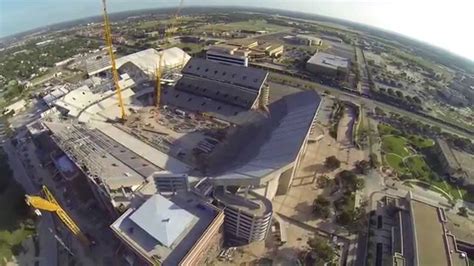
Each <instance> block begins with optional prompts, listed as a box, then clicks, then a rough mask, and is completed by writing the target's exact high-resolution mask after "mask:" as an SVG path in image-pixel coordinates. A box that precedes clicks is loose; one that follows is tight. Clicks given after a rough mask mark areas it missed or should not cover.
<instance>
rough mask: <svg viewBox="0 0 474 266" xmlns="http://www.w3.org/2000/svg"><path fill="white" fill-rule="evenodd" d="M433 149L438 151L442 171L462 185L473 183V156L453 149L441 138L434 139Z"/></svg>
mask: <svg viewBox="0 0 474 266" xmlns="http://www.w3.org/2000/svg"><path fill="white" fill-rule="evenodd" d="M435 149H436V150H437V151H438V153H439V156H438V158H439V160H440V162H441V166H442V167H441V169H443V171H444V173H445V174H446V175H448V176H449V177H450V178H452V179H454V180H455V181H458V182H460V183H461V184H462V185H474V165H473V162H474V156H473V155H472V154H469V153H466V152H462V151H458V150H455V149H453V148H451V147H450V146H449V144H448V143H446V141H444V140H442V139H437V140H436V145H435Z"/></svg>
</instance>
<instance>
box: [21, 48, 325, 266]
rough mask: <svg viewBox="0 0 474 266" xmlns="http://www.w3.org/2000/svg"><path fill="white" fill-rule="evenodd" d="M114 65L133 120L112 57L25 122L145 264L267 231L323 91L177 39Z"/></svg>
mask: <svg viewBox="0 0 474 266" xmlns="http://www.w3.org/2000/svg"><path fill="white" fill-rule="evenodd" d="M160 61H161V62H164V67H163V69H164V76H163V79H162V80H161V83H162V84H161V85H162V88H161V91H160V92H159V93H157V91H156V87H155V82H154V79H155V76H154V74H153V73H155V72H154V69H155V68H156V64H157V62H160ZM117 62H119V65H118V71H119V74H120V80H119V82H120V84H121V87H122V96H123V102H124V105H125V110H126V113H127V116H126V118H125V119H123V120H122V119H119V118H120V116H119V114H120V112H119V108H117V96H116V95H115V93H114V90H115V88H114V87H113V86H111V84H110V76H111V75H110V66H109V65H107V64H105V63H103V62H101V63H99V62H91V66H90V67H89V74H90V77H89V79H88V80H87V81H86V82H84V84H80V86H77V88H73V89H71V90H70V91H68V92H66V93H65V94H64V95H63V96H61V97H59V98H55V99H54V100H49V102H48V106H51V109H49V110H48V111H46V112H45V113H44V114H43V115H42V116H43V117H42V119H41V120H40V121H36V122H34V123H32V124H30V125H29V126H28V129H29V131H30V134H31V135H32V137H33V139H35V142H37V143H38V145H42V146H44V147H49V148H48V149H47V153H46V154H45V157H47V158H49V159H50V160H51V161H52V162H53V163H54V165H55V166H56V168H57V170H58V172H59V173H60V174H61V176H62V178H63V179H64V180H65V181H66V182H75V183H81V184H83V186H82V187H87V189H89V190H90V191H92V194H93V195H94V199H95V201H96V202H97V204H98V206H100V208H101V209H102V210H103V211H104V212H106V213H108V217H109V218H110V220H111V221H113V222H112V224H111V226H110V228H111V230H112V231H113V232H114V233H115V235H116V236H117V238H118V239H120V240H121V241H122V242H123V243H124V244H125V245H126V246H127V247H128V248H129V249H130V251H131V252H133V254H135V256H136V259H137V261H140V262H144V263H147V264H155V263H160V264H163V265H177V264H186V265H201V264H202V263H203V262H205V261H206V260H207V257H208V256H211V255H210V254H213V251H216V250H219V247H220V246H222V244H223V243H224V242H225V243H226V244H227V245H245V244H249V243H251V242H254V241H261V240H264V239H265V238H266V236H267V234H268V232H269V230H270V228H271V226H272V217H273V210H272V202H271V201H272V199H273V198H274V197H275V195H281V194H285V193H287V191H288V189H289V188H290V186H291V183H292V180H293V177H294V175H295V171H296V169H297V168H298V165H299V162H300V160H301V158H302V156H303V155H304V153H305V150H306V147H307V143H308V138H309V135H310V131H311V128H312V126H313V123H314V119H315V116H316V114H317V112H318V108H319V105H320V97H319V96H318V95H317V93H316V92H314V91H296V92H294V93H291V94H288V93H282V92H279V91H276V90H273V89H272V87H271V86H269V83H268V81H267V77H268V73H267V72H266V71H263V70H260V69H254V68H251V67H244V66H235V65H225V64H221V63H217V62H212V61H207V60H205V59H201V58H191V57H190V56H189V55H187V54H186V53H185V52H184V51H182V50H181V49H179V48H171V49H169V50H164V51H160V52H158V51H156V50H153V49H148V50H145V51H142V52H139V53H137V54H132V55H128V56H126V57H123V58H119V59H117ZM157 95H159V96H157ZM156 97H160V101H156ZM46 98H48V99H52V97H51V96H47V97H46ZM156 102H159V103H160V105H159V106H157V105H156V104H155V103H156ZM42 143H43V144H42ZM84 184H85V185H84ZM78 189H80V187H78ZM145 214H147V215H148V216H146V215H145ZM145 216H146V217H145ZM174 221H179V222H174ZM177 225H179V226H177Z"/></svg>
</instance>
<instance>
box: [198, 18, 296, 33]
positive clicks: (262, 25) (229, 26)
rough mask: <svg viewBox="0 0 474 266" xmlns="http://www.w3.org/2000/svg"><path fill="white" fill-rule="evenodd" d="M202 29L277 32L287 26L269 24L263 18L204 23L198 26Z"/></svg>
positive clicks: (285, 28) (286, 28)
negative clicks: (202, 25)
mask: <svg viewBox="0 0 474 266" xmlns="http://www.w3.org/2000/svg"><path fill="white" fill-rule="evenodd" d="M200 29H201V30H203V31H209V30H211V31H220V32H222V31H237V30H249V31H258V30H265V31H268V32H277V31H285V30H288V29H289V28H288V27H284V26H279V25H274V24H269V23H267V21H265V20H248V21H239V22H233V23H225V24H224V23H218V24H214V25H206V26H204V27H202V28H200Z"/></svg>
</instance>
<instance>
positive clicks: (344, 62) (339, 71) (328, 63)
mask: <svg viewBox="0 0 474 266" xmlns="http://www.w3.org/2000/svg"><path fill="white" fill-rule="evenodd" d="M349 65H350V60H349V59H347V58H344V57H339V56H335V55H332V54H328V53H323V52H317V53H316V54H314V55H313V56H312V57H311V58H310V59H309V60H308V62H306V70H308V71H309V72H312V73H315V74H322V75H326V76H334V77H336V76H338V77H345V76H346V75H347V74H348V72H349Z"/></svg>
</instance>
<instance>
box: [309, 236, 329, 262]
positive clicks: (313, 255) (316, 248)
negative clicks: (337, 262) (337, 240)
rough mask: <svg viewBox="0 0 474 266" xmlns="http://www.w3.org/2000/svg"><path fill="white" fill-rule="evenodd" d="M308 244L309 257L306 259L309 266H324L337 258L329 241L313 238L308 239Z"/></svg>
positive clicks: (318, 237) (317, 237)
mask: <svg viewBox="0 0 474 266" xmlns="http://www.w3.org/2000/svg"><path fill="white" fill-rule="evenodd" d="M307 244H308V246H309V247H310V252H309V253H308V256H309V257H307V258H306V263H307V265H324V264H325V263H328V262H333V261H334V259H335V258H336V252H335V250H334V249H333V248H332V247H331V245H330V244H329V241H328V240H327V239H324V238H322V237H320V236H313V237H312V238H310V239H308V242H307Z"/></svg>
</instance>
